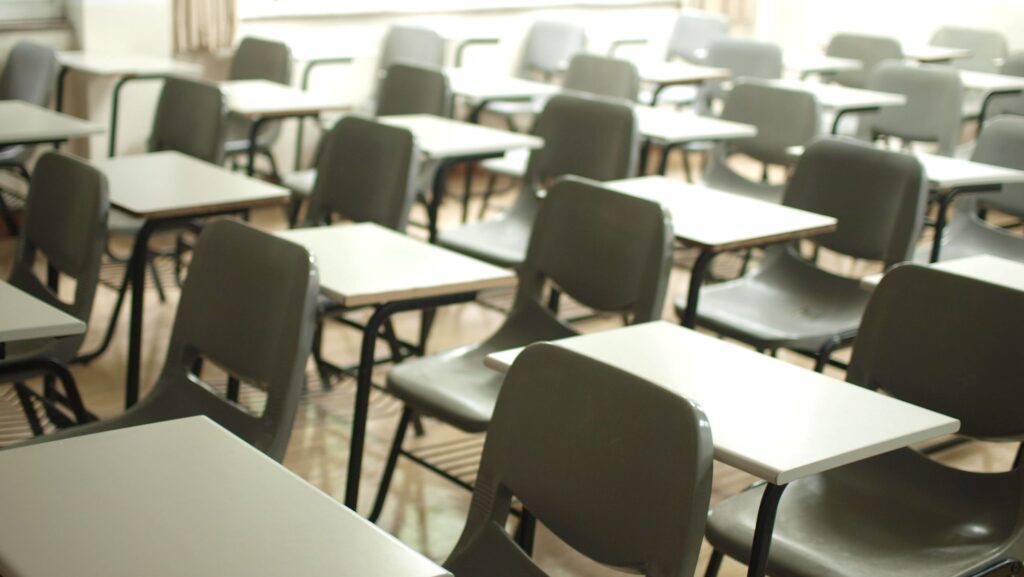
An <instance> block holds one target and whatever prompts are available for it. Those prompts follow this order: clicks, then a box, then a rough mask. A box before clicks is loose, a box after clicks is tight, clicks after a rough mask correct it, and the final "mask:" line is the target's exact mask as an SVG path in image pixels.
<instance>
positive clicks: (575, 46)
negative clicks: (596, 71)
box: [519, 20, 586, 78]
mask: <svg viewBox="0 0 1024 577" xmlns="http://www.w3.org/2000/svg"><path fill="white" fill-rule="evenodd" d="M585 45H586V33H585V32H584V30H583V27H582V26H580V25H578V24H573V23H571V22H562V21H557V20H538V21H537V22H534V23H533V25H532V26H530V31H529V32H528V33H527V35H526V41H525V42H524V43H523V48H522V56H521V58H520V64H519V75H520V76H528V75H530V74H532V73H539V74H541V75H542V76H544V77H546V78H550V77H551V76H552V75H554V74H557V73H559V72H561V71H562V70H564V69H565V67H566V65H567V64H568V63H569V60H570V59H571V58H572V57H573V55H575V54H576V53H577V52H581V51H582V50H583V48H584V46H585Z"/></svg>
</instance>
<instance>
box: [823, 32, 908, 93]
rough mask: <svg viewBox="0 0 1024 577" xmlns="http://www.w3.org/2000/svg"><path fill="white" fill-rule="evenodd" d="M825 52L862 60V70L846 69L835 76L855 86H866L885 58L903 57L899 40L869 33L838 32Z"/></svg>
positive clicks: (836, 79)
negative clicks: (872, 73)
mask: <svg viewBox="0 0 1024 577" xmlns="http://www.w3.org/2000/svg"><path fill="white" fill-rule="evenodd" d="M825 53H826V54H828V55H829V56H835V57H838V58H852V59H854V60H860V61H861V63H862V64H863V66H862V67H861V69H860V70H844V71H842V72H839V73H838V74H836V75H835V76H834V78H835V81H836V82H838V83H839V84H843V85H845V86H851V87H853V88H864V87H866V86H867V84H868V78H869V77H870V75H871V72H872V71H873V70H874V69H875V66H877V65H878V64H879V63H880V62H882V61H883V60H902V59H903V47H902V46H901V45H900V42H899V40H896V39H895V38H889V37H887V36H871V35H868V34H849V33H842V34H836V35H835V36H833V37H832V40H830V41H829V43H828V48H826V49H825Z"/></svg>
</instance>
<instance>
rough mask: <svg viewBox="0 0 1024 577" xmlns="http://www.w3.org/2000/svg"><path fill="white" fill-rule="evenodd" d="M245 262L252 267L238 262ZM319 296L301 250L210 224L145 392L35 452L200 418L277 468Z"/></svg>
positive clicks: (224, 223)
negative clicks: (256, 398)
mask: <svg viewBox="0 0 1024 577" xmlns="http://www.w3.org/2000/svg"><path fill="white" fill-rule="evenodd" d="M245 254H251V255H259V258H239V255H245ZM318 291H319V282H318V277H317V271H316V265H315V264H314V263H313V259H312V257H311V256H310V255H309V253H308V252H307V251H306V250H305V249H304V248H302V247H301V246H299V245H297V244H295V243H292V242H289V241H287V240H284V239H281V238H278V237H276V236H274V235H272V234H270V233H268V232H264V231H262V230H259V229H257V228H255V227H252V226H250V225H247V224H244V223H241V222H237V221H231V220H218V221H215V222H213V223H210V224H209V225H207V226H206V227H205V228H204V230H203V233H202V235H200V237H199V240H198V242H197V243H196V247H195V253H194V255H193V257H192V262H191V264H190V265H189V274H188V277H187V278H186V279H185V284H184V286H183V287H182V291H181V300H180V301H179V304H178V310H177V313H176V315H175V318H174V328H173V330H172V333H171V340H170V344H169V345H168V348H167V357H166V362H165V364H164V367H163V370H162V371H161V372H160V376H159V378H158V379H157V382H156V385H154V387H153V389H152V390H151V391H150V392H149V394H148V395H146V397H145V398H144V399H143V400H142V401H141V402H139V403H138V404H137V405H135V406H134V407H132V408H130V409H128V410H127V411H126V412H124V413H123V414H121V415H118V416H116V417H113V418H110V419H107V420H104V421H100V422H96V423H89V424H87V425H82V426H78V427H74V428H71V429H65V430H63V431H60V432H58V433H55V434H53V435H47V436H45V437H38V438H36V439H35V442H46V441H51V440H56V439H63V438H67V437H73V436H79V435H87V434H91V433H98V432H101V431H109V430H113V429H120V428H124V427H132V426H136V425H142V424H146V423H154V422H159V421H165V420H170V419H178V418H183V417H190V416H195V415H206V416H207V417H209V418H210V419H212V420H214V421H216V422H217V423H219V424H220V425H222V426H223V427H225V428H226V429H228V430H229V431H231V432H232V433H234V434H235V435H238V436H239V437H240V438H242V439H243V440H245V441H247V442H248V443H250V444H251V445H253V446H254V447H256V448H257V449H259V450H261V451H263V452H264V453H266V454H267V455H268V456H270V457H272V458H274V459H276V460H278V461H280V460H281V459H282V458H284V453H285V449H287V447H288V439H289V437H290V436H291V429H292V423H293V421H294V419H295V411H296V409H297V408H298V402H299V397H300V395H301V394H302V389H303V379H304V372H305V366H306V358H307V357H308V355H309V350H310V346H311V343H312V338H313V326H314V323H315V320H316V298H317V293H318ZM268 303H273V306H267V304H268ZM201 359H205V360H206V361H208V362H210V363H212V364H214V365H216V366H218V367H221V368H223V369H224V370H225V371H226V372H228V373H229V374H230V375H233V376H234V377H236V378H238V379H239V380H240V381H241V382H242V383H248V384H251V385H252V386H254V387H257V388H259V389H261V390H263V391H265V392H266V394H267V397H266V404H265V407H264V408H263V411H262V413H258V412H255V411H251V410H249V409H248V408H246V407H244V406H242V405H239V404H236V403H233V402H230V401H228V400H227V399H225V398H224V397H223V396H222V395H220V394H219V393H217V392H215V391H214V390H213V389H212V388H211V387H210V386H209V385H207V384H206V383H204V382H203V381H202V378H201V377H200V376H198V375H195V374H194V373H192V371H191V369H190V367H192V366H193V364H194V363H195V362H196V361H197V360H201Z"/></svg>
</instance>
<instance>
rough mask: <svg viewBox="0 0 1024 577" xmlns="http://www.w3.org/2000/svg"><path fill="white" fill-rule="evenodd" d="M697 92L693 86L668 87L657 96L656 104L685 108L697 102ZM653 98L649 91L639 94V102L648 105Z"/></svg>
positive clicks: (651, 92)
mask: <svg viewBox="0 0 1024 577" xmlns="http://www.w3.org/2000/svg"><path fill="white" fill-rule="evenodd" d="M698 94H699V92H698V90H697V89H696V88H694V87H693V86H669V87H668V88H666V89H664V90H662V91H661V92H660V93H659V94H658V104H671V105H673V106H687V105H690V104H693V103H694V102H696V101H697V96H698ZM653 96H654V92H653V91H651V90H644V91H642V92H641V93H640V97H639V99H640V102H643V103H649V102H650V101H651V98H652V97H653Z"/></svg>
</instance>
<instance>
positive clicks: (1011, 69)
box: [982, 52, 1024, 121]
mask: <svg viewBox="0 0 1024 577" xmlns="http://www.w3.org/2000/svg"><path fill="white" fill-rule="evenodd" d="M999 73H1000V74H1005V75H1007V76H1024V52H1014V53H1012V54H1010V55H1009V56H1007V57H1006V61H1005V62H1003V66H1002V67H1001V68H1000V70H999ZM984 112H985V118H983V119H982V120H983V121H984V120H988V119H991V118H995V117H997V116H1000V115H1003V114H1015V115H1017V116H1024V96H1021V95H1014V96H1011V95H1000V96H996V97H995V98H993V99H992V100H990V101H989V105H988V108H987V109H986V110H985V111H984Z"/></svg>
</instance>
